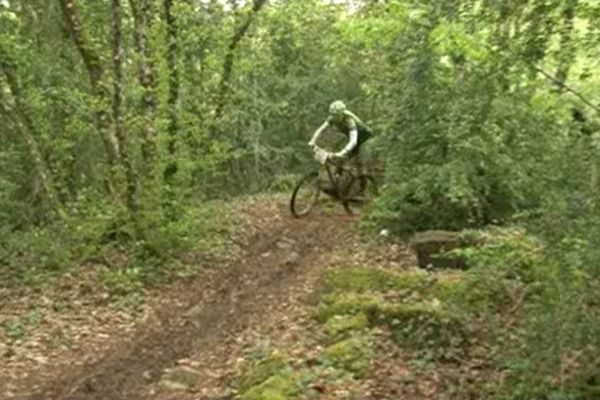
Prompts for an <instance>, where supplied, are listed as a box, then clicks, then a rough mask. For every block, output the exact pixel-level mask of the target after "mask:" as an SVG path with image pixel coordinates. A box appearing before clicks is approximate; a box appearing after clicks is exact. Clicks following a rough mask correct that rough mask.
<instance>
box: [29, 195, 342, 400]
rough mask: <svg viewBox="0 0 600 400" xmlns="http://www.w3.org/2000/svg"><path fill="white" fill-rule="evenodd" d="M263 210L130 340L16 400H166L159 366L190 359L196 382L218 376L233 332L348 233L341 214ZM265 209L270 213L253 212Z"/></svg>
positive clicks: (284, 293) (279, 299)
mask: <svg viewBox="0 0 600 400" xmlns="http://www.w3.org/2000/svg"><path fill="white" fill-rule="evenodd" d="M269 207H270V208H269V209H268V210H265V209H262V210H254V211H251V212H250V215H249V216H248V218H249V219H250V220H252V219H254V220H256V221H258V222H257V226H258V228H256V231H255V232H254V233H251V234H250V236H249V237H246V238H243V237H242V238H238V240H237V241H238V244H239V247H240V249H239V255H238V256H237V257H236V258H235V259H234V260H232V261H231V262H229V264H228V265H225V266H222V267H221V268H220V269H219V270H218V271H219V272H218V273H216V274H212V275H210V276H202V275H201V276H199V277H198V278H197V279H195V280H193V281H191V282H187V283H182V284H179V286H178V287H176V288H175V289H174V291H175V293H179V294H181V293H185V294H186V295H185V296H184V299H183V300H181V299H180V300H179V301H178V302H176V303H175V304H169V303H168V302H165V303H164V305H163V306H162V307H161V308H159V309H158V310H157V312H156V314H155V315H156V316H155V318H152V319H151V320H148V321H145V322H144V323H142V324H140V325H139V326H138V327H137V329H136V333H135V334H134V335H132V337H133V338H134V339H133V340H122V341H121V342H119V341H117V342H115V343H114V344H113V345H112V347H111V348H110V350H109V351H108V352H107V353H106V354H105V355H104V356H103V358H101V359H100V360H99V361H96V362H93V363H90V364H88V365H85V366H84V367H83V368H81V367H77V368H75V367H74V368H72V369H70V370H69V369H66V370H65V371H62V374H61V376H62V377H61V378H60V379H58V380H57V381H55V382H53V383H51V384H48V385H47V386H46V387H45V388H44V389H42V390H39V391H38V392H37V393H35V394H30V395H27V396H24V397H20V398H23V399H28V400H38V399H39V400H50V399H56V400H76V399H77V400H83V399H111V400H118V399H128V400H129V399H145V398H157V397H158V398H169V397H170V396H169V393H166V394H165V393H161V392H160V390H159V389H157V388H158V387H159V386H158V385H157V383H158V382H159V380H160V378H161V376H162V375H163V373H164V371H165V370H166V369H168V368H170V367H174V366H176V365H177V364H178V363H180V362H181V360H185V359H189V358H191V357H193V358H194V359H196V360H198V359H202V360H204V362H203V363H202V365H197V364H198V363H197V362H196V365H195V367H196V369H197V370H198V371H199V372H200V373H201V381H203V380H206V382H207V385H208V384H209V383H208V382H209V381H210V380H211V379H213V380H214V379H220V378H221V377H219V376H216V377H215V375H216V374H217V373H216V371H219V370H220V369H222V368H224V366H225V365H226V364H227V363H230V362H231V354H230V352H231V346H230V345H231V344H232V343H235V341H236V338H237V337H238V335H239V334H240V333H241V332H243V331H244V330H245V329H247V328H248V326H249V324H255V323H256V321H257V320H258V321H260V319H261V318H263V317H264V315H263V314H264V313H266V310H269V309H270V308H272V306H273V305H277V304H283V303H285V301H286V299H287V298H288V297H289V296H290V291H291V290H293V289H294V288H295V287H296V286H297V285H298V284H300V283H301V282H302V280H303V279H304V278H305V277H306V276H307V274H309V273H310V271H314V270H315V269H318V268H320V263H319V262H317V260H318V259H319V258H320V257H322V256H323V254H327V253H328V252H330V251H332V249H334V248H335V247H336V246H338V247H339V246H343V245H344V243H346V242H348V241H349V240H350V237H351V236H353V234H352V232H351V229H349V224H350V222H351V219H350V218H348V217H347V216H344V215H341V214H335V215H334V214H331V213H329V214H322V215H315V216H312V217H309V218H306V219H301V220H295V219H292V218H291V217H288V215H287V213H285V211H283V210H279V209H278V207H277V206H273V205H271V206H269ZM265 211H266V212H267V213H270V214H271V215H270V216H269V217H264V216H261V215H252V213H253V212H254V213H259V212H265ZM167 300H168V299H167ZM198 396H200V397H198ZM215 396H216V395H215ZM174 398H182V394H181V393H179V394H178V395H177V396H175V397H174ZM192 398H196V399H206V400H209V399H212V400H216V399H217V398H219V397H218V396H217V397H204V395H201V394H197V395H196V397H192ZM220 398H223V397H220Z"/></svg>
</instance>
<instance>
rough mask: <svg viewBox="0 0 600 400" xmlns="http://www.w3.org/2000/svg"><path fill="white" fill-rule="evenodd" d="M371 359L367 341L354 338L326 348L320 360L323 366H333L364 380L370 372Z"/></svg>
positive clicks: (371, 353)
mask: <svg viewBox="0 0 600 400" xmlns="http://www.w3.org/2000/svg"><path fill="white" fill-rule="evenodd" d="M372 357H373V351H372V348H371V344H370V342H369V339H368V338H366V337H362V336H355V337H351V338H349V339H345V340H342V341H340V342H337V343H335V344H333V345H331V346H329V347H328V348H326V349H325V350H324V351H323V355H322V360H323V364H324V365H325V366H333V367H336V368H338V369H342V370H345V371H348V372H351V373H352V374H353V375H354V376H355V377H356V378H364V377H365V376H366V375H367V373H368V372H369V370H370V367H371V359H372Z"/></svg>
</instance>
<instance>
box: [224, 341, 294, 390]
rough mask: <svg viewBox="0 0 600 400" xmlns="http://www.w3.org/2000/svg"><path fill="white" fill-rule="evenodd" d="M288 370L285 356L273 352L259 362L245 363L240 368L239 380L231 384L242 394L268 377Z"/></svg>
mask: <svg viewBox="0 0 600 400" xmlns="http://www.w3.org/2000/svg"><path fill="white" fill-rule="evenodd" d="M288 370H289V362H288V358H287V356H286V355H285V354H283V353H281V352H278V351H273V352H272V353H271V354H270V355H268V356H267V357H264V358H261V359H259V360H253V361H245V363H244V364H243V365H242V367H241V371H240V373H239V378H237V379H236V380H235V381H234V382H233V386H234V387H235V388H236V389H237V391H238V392H240V393H243V392H246V391H247V390H249V389H250V388H251V387H254V386H257V385H259V384H261V383H262V382H265V381H267V380H268V379H269V378H270V377H272V376H276V375H282V374H284V373H287V372H288Z"/></svg>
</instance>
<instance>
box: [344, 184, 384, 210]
mask: <svg viewBox="0 0 600 400" xmlns="http://www.w3.org/2000/svg"><path fill="white" fill-rule="evenodd" d="M376 194H377V186H376V185H375V179H374V178H373V177H372V176H371V175H359V176H355V177H352V179H351V180H350V183H349V184H348V187H347V188H346V196H344V197H345V198H344V200H343V201H342V204H343V205H344V209H345V210H346V212H347V213H348V214H355V213H356V212H357V211H358V210H360V208H361V207H363V206H364V205H366V204H367V203H369V202H370V201H371V200H373V198H374V197H375V195H376Z"/></svg>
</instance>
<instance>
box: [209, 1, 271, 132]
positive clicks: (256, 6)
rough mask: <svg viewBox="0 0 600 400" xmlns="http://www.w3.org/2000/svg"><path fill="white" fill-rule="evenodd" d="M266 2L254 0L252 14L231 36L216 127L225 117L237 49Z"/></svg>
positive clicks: (219, 97) (219, 95) (216, 112)
mask: <svg viewBox="0 0 600 400" xmlns="http://www.w3.org/2000/svg"><path fill="white" fill-rule="evenodd" d="M265 4H266V0H254V3H253V4H252V10H251V11H250V14H248V16H247V17H246V19H245V20H244V22H243V23H242V24H241V25H240V26H238V27H237V29H236V30H235V32H234V34H233V36H232V37H231V41H230V42H229V46H228V47H227V54H225V61H224V62H223V71H222V73H221V81H220V82H219V91H218V94H217V101H216V107H215V127H216V124H218V123H219V120H220V119H221V117H223V112H224V110H225V106H226V105H227V96H228V94H229V89H230V85H231V76H232V74H233V59H234V56H235V50H236V49H237V47H238V44H239V43H240V42H241V41H242V39H243V38H244V36H246V33H247V32H248V29H249V28H250V25H251V24H252V21H253V20H254V17H255V16H256V14H258V12H259V11H260V10H261V8H262V7H263V6H264V5H265Z"/></svg>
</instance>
